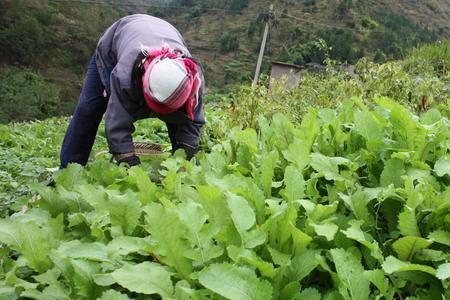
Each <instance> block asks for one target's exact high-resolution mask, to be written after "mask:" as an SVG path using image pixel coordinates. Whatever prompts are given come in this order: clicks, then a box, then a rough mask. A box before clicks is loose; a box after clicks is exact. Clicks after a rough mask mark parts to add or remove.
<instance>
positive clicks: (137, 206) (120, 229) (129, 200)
mask: <svg viewBox="0 0 450 300" xmlns="http://www.w3.org/2000/svg"><path fill="white" fill-rule="evenodd" d="M109 199H110V200H109V203H108V204H109V214H110V218H111V234H112V236H113V237H119V236H122V235H131V234H132V233H133V230H134V229H135V228H136V226H137V224H138V222H139V217H140V215H141V203H140V201H139V200H138V199H137V197H136V194H134V193H132V192H131V191H128V192H127V193H125V194H123V195H117V194H110V195H109Z"/></svg>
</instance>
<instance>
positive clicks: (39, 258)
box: [0, 219, 62, 273]
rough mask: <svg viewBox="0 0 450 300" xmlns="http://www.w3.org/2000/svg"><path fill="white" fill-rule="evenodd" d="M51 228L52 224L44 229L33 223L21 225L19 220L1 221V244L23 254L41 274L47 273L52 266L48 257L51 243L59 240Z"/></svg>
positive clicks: (46, 225)
mask: <svg viewBox="0 0 450 300" xmlns="http://www.w3.org/2000/svg"><path fill="white" fill-rule="evenodd" d="M49 226H51V225H50V223H48V224H45V225H44V228H42V227H40V226H38V225H36V224H35V223H33V222H28V223H20V222H18V220H17V219H16V220H14V221H10V220H5V219H0V242H2V243H5V244H7V245H8V246H10V247H11V248H12V249H14V250H16V251H19V252H20V253H22V254H23V256H24V257H25V259H26V260H27V261H28V263H29V265H30V267H31V268H33V269H35V270H36V271H38V272H40V273H41V272H45V271H46V270H47V269H49V268H50V267H51V265H52V264H51V261H50V259H49V257H48V253H49V251H50V249H51V248H52V243H51V242H52V240H54V239H57V238H58V236H54V235H53V234H52V233H53V232H52V230H51V229H50V228H49ZM56 226H62V224H60V225H56ZM50 234H52V235H50Z"/></svg>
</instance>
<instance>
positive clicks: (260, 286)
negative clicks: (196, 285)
mask: <svg viewBox="0 0 450 300" xmlns="http://www.w3.org/2000/svg"><path fill="white" fill-rule="evenodd" d="M198 278H199V281H200V283H201V284H202V285H203V286H204V287H206V288H207V289H209V290H211V291H213V292H215V293H217V294H219V295H221V296H222V297H225V298H226V299H232V300H270V299H272V286H271V285H270V283H269V282H268V281H266V280H261V279H259V278H258V277H256V275H255V273H254V272H253V271H251V270H250V269H247V268H244V267H237V266H233V265H231V264H227V263H222V264H212V265H210V266H208V267H207V268H205V269H203V270H202V271H200V273H199V275H198Z"/></svg>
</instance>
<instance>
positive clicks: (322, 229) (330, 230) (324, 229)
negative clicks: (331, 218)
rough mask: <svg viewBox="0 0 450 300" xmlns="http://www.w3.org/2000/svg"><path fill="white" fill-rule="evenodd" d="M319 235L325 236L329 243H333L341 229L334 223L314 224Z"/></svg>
mask: <svg viewBox="0 0 450 300" xmlns="http://www.w3.org/2000/svg"><path fill="white" fill-rule="evenodd" d="M312 226H313V227H314V230H315V232H316V234H317V235H321V236H324V237H325V238H326V239H327V240H328V241H332V240H333V239H334V236H335V235H336V233H337V231H338V229H339V227H338V226H337V225H336V224H333V223H324V224H312Z"/></svg>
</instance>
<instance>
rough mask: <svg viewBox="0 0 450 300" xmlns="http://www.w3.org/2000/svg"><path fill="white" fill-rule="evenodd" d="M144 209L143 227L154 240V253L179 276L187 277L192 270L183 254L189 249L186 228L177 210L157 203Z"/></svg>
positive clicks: (188, 260)
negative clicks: (144, 222) (144, 220)
mask: <svg viewBox="0 0 450 300" xmlns="http://www.w3.org/2000/svg"><path fill="white" fill-rule="evenodd" d="M144 211H145V213H146V217H145V219H146V221H147V225H145V226H144V228H145V229H146V230H147V231H148V232H149V233H150V234H151V237H152V240H154V241H155V242H156V243H155V246H154V248H155V251H156V254H158V255H159V256H161V260H162V261H163V262H164V263H166V264H167V265H169V266H171V267H173V268H174V269H176V270H177V271H178V272H179V273H180V274H181V276H183V277H185V278H188V276H189V275H190V274H191V272H192V263H191V260H190V259H188V258H186V257H185V255H184V253H185V252H186V251H188V250H189V249H190V247H189V246H188V243H187V240H186V233H187V230H188V229H187V228H186V225H184V223H183V222H182V221H181V220H180V218H179V215H178V212H177V211H176V210H175V209H172V208H165V207H163V206H162V205H160V204H157V203H150V204H149V205H147V206H145V208H144Z"/></svg>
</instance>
